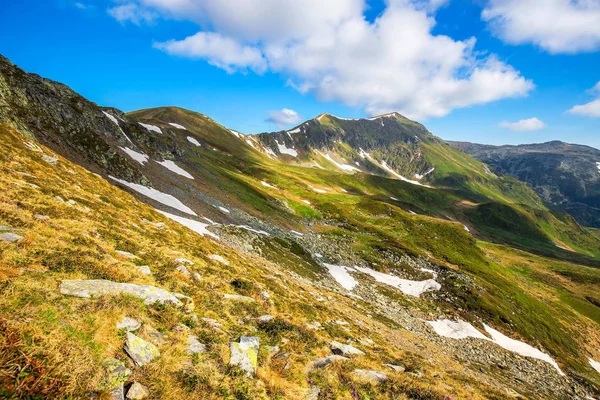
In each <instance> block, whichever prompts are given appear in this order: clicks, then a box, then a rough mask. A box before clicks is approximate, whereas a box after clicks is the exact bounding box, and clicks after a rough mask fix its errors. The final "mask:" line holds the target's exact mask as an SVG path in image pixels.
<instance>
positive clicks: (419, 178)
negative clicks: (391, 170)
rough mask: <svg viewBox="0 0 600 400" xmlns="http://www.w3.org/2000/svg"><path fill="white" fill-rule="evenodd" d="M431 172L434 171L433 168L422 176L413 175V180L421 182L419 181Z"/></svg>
mask: <svg viewBox="0 0 600 400" xmlns="http://www.w3.org/2000/svg"><path fill="white" fill-rule="evenodd" d="M433 171H435V167H433V168H431V169H430V170H429V171H427V172H425V173H424V174H423V175H420V174H415V178H416V179H417V180H421V179H423V178H425V177H426V176H427V175H429V174H431V173H432V172H433Z"/></svg>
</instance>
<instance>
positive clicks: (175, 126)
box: [169, 122, 187, 131]
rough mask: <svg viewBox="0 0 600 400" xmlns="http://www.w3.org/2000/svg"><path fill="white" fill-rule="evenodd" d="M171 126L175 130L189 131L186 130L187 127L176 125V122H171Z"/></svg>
mask: <svg viewBox="0 0 600 400" xmlns="http://www.w3.org/2000/svg"><path fill="white" fill-rule="evenodd" d="M169 125H171V126H172V127H174V128H177V129H183V130H184V131H187V129H186V128H185V126H183V125H179V124H176V123H175V122H169Z"/></svg>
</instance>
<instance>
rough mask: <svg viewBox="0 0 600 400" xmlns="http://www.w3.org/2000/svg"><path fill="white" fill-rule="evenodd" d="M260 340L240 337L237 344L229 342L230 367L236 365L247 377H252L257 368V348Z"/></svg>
mask: <svg viewBox="0 0 600 400" xmlns="http://www.w3.org/2000/svg"><path fill="white" fill-rule="evenodd" d="M259 344H260V339H259V338H257V337H251V336H242V337H240V340H239V341H238V342H231V359H230V361H229V363H230V364H231V365H237V366H238V367H240V369H242V370H243V371H246V373H247V374H248V375H253V374H254V373H255V372H256V368H257V366H258V347H259Z"/></svg>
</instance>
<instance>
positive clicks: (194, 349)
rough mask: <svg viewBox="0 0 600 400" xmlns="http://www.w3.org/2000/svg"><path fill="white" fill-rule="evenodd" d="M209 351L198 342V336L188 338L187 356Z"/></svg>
mask: <svg viewBox="0 0 600 400" xmlns="http://www.w3.org/2000/svg"><path fill="white" fill-rule="evenodd" d="M207 351H208V349H207V348H206V346H205V345H204V344H202V343H200V341H198V336H194V335H189V336H188V341H187V347H186V349H185V352H186V353H187V354H198V353H206V352H207Z"/></svg>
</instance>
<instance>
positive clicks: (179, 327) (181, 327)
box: [171, 324, 190, 333]
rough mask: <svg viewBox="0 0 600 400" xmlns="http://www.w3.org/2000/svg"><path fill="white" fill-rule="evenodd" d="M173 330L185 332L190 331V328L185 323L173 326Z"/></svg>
mask: <svg viewBox="0 0 600 400" xmlns="http://www.w3.org/2000/svg"><path fill="white" fill-rule="evenodd" d="M171 331H173V332H175V333H185V332H189V331H190V328H189V327H188V326H186V325H184V324H177V325H175V326H174V327H173V329H171Z"/></svg>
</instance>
